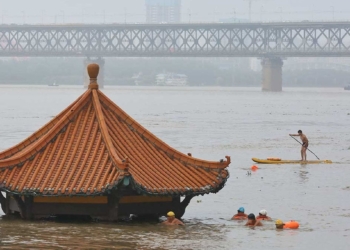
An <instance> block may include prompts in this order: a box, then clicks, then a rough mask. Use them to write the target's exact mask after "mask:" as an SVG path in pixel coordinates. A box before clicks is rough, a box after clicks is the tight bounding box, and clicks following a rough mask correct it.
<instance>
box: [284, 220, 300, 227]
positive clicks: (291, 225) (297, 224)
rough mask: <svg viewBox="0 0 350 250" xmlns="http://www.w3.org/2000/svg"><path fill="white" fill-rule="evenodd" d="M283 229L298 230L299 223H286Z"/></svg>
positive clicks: (292, 221)
mask: <svg viewBox="0 0 350 250" xmlns="http://www.w3.org/2000/svg"><path fill="white" fill-rule="evenodd" d="M283 228H289V229H298V228H299V223H298V222H297V221H294V220H291V221H287V222H285V223H284V226H283Z"/></svg>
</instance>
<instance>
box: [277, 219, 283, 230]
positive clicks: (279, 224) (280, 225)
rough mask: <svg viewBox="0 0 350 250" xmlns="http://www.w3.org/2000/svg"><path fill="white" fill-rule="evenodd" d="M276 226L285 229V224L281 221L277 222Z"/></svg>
mask: <svg viewBox="0 0 350 250" xmlns="http://www.w3.org/2000/svg"><path fill="white" fill-rule="evenodd" d="M275 225H276V228H277V229H283V227H284V225H285V224H284V223H283V221H281V220H276V222H275Z"/></svg>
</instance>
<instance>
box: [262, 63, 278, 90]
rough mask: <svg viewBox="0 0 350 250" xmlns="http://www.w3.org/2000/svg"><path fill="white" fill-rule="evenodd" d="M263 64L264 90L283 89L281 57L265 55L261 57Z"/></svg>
mask: <svg viewBox="0 0 350 250" xmlns="http://www.w3.org/2000/svg"><path fill="white" fill-rule="evenodd" d="M261 66H262V90H263V91H275V92H278V91H282V66H283V61H282V59H281V58H280V57H264V58H262V59H261Z"/></svg>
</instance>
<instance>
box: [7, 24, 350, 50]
mask: <svg viewBox="0 0 350 250" xmlns="http://www.w3.org/2000/svg"><path fill="white" fill-rule="evenodd" d="M12 56H16V57H35V56H36V57H86V56H90V57H165V56H166V57H265V56H278V57H348V56H350V22H297V23H296V22H281V23H234V24H229V23H195V24H158V25H154V24H101V25H99V24H71V25H0V57H12Z"/></svg>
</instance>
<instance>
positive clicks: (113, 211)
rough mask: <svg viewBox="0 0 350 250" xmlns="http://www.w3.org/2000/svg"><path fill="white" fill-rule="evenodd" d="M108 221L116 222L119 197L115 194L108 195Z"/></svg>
mask: <svg viewBox="0 0 350 250" xmlns="http://www.w3.org/2000/svg"><path fill="white" fill-rule="evenodd" d="M107 199H108V203H107V205H108V215H107V216H108V221H110V222H114V221H117V220H118V205H119V197H118V196H117V194H116V193H115V192H112V193H111V194H109V195H108V198H107Z"/></svg>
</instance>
